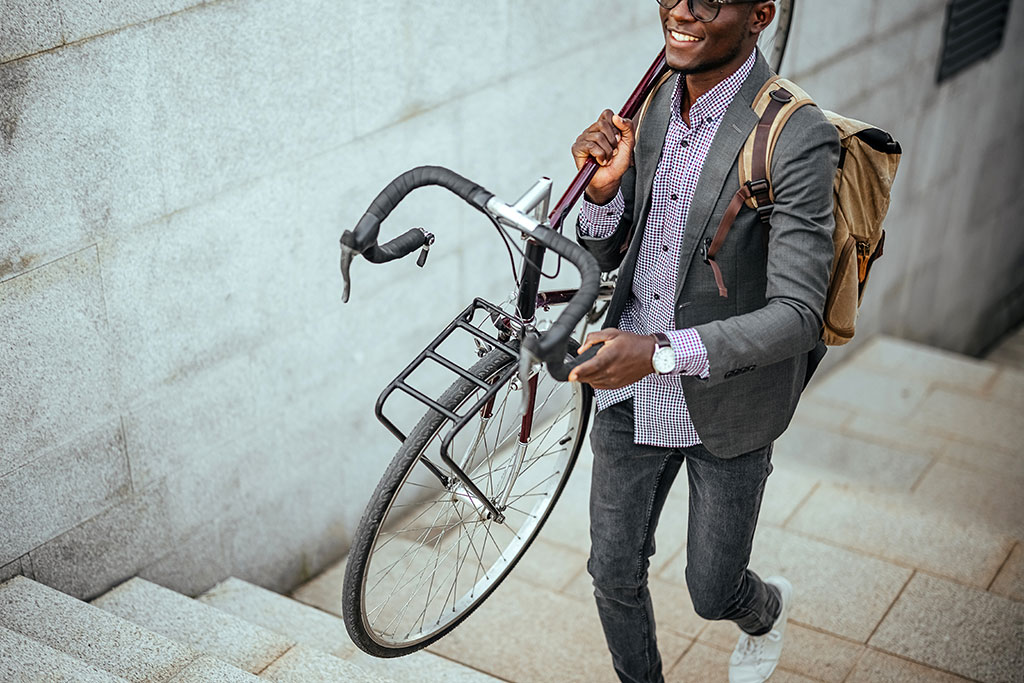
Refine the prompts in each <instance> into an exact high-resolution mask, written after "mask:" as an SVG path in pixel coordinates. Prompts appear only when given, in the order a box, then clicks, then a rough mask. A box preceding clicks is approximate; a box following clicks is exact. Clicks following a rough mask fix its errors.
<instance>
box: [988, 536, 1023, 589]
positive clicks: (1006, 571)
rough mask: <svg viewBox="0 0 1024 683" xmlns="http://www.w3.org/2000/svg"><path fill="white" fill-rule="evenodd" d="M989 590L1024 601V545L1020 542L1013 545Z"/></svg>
mask: <svg viewBox="0 0 1024 683" xmlns="http://www.w3.org/2000/svg"><path fill="white" fill-rule="evenodd" d="M989 590H990V591H992V592H993V593H995V594H996V595H1002V596H1003V597H1005V598H1011V599H1013V600H1020V601H1024V546H1022V545H1021V544H1020V543H1018V544H1017V545H1015V546H1014V547H1013V551H1011V553H1010V557H1009V558H1008V559H1007V560H1006V564H1004V565H1003V568H1002V569H1000V570H999V574H998V575H997V576H996V580H995V581H993V582H992V585H991V586H990V587H989Z"/></svg>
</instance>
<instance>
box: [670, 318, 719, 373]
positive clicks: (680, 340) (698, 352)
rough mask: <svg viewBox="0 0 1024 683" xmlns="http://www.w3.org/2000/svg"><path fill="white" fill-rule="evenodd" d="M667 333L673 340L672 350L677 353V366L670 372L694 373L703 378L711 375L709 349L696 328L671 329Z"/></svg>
mask: <svg viewBox="0 0 1024 683" xmlns="http://www.w3.org/2000/svg"><path fill="white" fill-rule="evenodd" d="M665 335H666V336H667V337H668V338H669V341H671V342H672V350H673V351H675V354H676V367H675V369H674V370H673V371H672V372H670V373H669V374H671V375H693V376H696V377H700V378H701V379H707V378H708V377H710V376H711V363H710V362H709V361H708V350H707V348H706V347H705V346H704V342H703V341H702V340H701V338H700V335H699V334H697V331H696V330H695V329H693V328H692V327H690V328H687V329H685V330H669V331H668V332H666V333H665Z"/></svg>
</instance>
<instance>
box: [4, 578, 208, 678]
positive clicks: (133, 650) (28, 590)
mask: <svg viewBox="0 0 1024 683" xmlns="http://www.w3.org/2000/svg"><path fill="white" fill-rule="evenodd" d="M0 625H2V626H3V627H5V628H7V629H10V630H12V631H15V632H17V633H20V634H22V635H23V636H27V637H29V638H32V639H34V640H37V641H39V642H40V643H43V644H44V645H47V646H49V647H51V648H53V649H54V650H57V651H59V652H62V653H64V654H65V655H68V656H70V657H73V658H75V659H79V660H81V661H83V662H85V663H86V664H89V665H91V666H93V667H95V668H97V669H101V670H103V671H106V672H108V673H111V674H114V675H115V676H120V677H122V678H124V679H127V680H129V681H138V682H139V683H143V682H145V683H163V682H164V681H169V680H171V679H173V678H174V676H176V675H177V674H178V673H180V672H181V671H182V670H183V669H184V668H185V667H187V666H188V665H189V664H190V663H192V662H193V661H195V660H196V659H197V658H199V657H200V656H201V653H200V652H197V651H196V650H193V649H192V648H190V647H188V646H185V645H182V644H180V643H177V642H175V641H173V640H170V639H168V638H165V637H164V636H162V635H159V634H157V633H153V632H152V631H149V630H147V629H145V628H143V627H141V626H139V625H138V624H134V623H132V622H130V621H127V620H125V619H122V618H121V617H119V616H117V615H114V614H111V613H109V612H106V611H104V610H101V609H99V608H97V607H94V606H92V605H89V604H87V603H84V602H82V601H81V600H78V599H76V598H73V597H71V596H70V595H65V594H64V593H61V592H60V591H57V590H54V589H52V588H49V587H48V586H44V585H42V584H40V583H36V582H35V581H32V580H31V579H26V578H24V577H22V576H16V577H14V578H13V579H11V580H10V581H8V582H6V583H4V584H2V585H0Z"/></svg>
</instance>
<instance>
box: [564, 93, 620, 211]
mask: <svg viewBox="0 0 1024 683" xmlns="http://www.w3.org/2000/svg"><path fill="white" fill-rule="evenodd" d="M634 140H635V136H634V131H633V123H632V121H630V120H629V119H624V118H621V117H620V116H619V115H618V114H615V113H613V112H612V110H610V109H605V110H604V111H603V112H601V116H599V117H598V119H597V121H595V122H594V124H593V125H592V126H590V127H589V128H587V129H586V130H585V131H583V132H582V133H581V134H580V136H579V137H578V138H576V142H575V143H573V146H572V156H573V158H574V159H575V160H576V168H577V169H580V168H582V167H583V164H585V163H586V162H587V159H589V158H591V157H593V158H594V160H595V161H597V164H598V166H599V167H600V168H598V170H597V173H595V174H594V178H593V180H591V181H590V185H588V186H587V199H588V200H589V201H590V202H592V203H594V204H607V203H608V202H610V201H611V200H612V199H614V198H615V195H616V193H618V191H619V182H620V180H621V179H622V176H623V174H625V173H626V171H627V170H628V169H629V166H630V163H631V162H632V158H633V144H634Z"/></svg>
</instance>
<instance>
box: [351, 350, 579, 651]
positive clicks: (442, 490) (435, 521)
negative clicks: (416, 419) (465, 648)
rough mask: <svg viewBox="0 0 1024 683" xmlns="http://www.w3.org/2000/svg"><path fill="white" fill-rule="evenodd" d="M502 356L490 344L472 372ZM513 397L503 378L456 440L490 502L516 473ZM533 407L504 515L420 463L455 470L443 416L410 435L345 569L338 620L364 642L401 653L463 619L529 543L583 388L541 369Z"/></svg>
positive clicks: (565, 454)
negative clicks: (446, 459)
mask: <svg viewBox="0 0 1024 683" xmlns="http://www.w3.org/2000/svg"><path fill="white" fill-rule="evenodd" d="M509 362H510V361H509V360H508V359H507V357H503V356H499V355H498V354H496V353H493V352H492V354H490V355H489V356H488V357H486V358H484V359H483V360H482V361H480V362H479V363H477V365H476V366H474V368H473V372H474V373H475V374H477V376H479V377H481V378H483V379H486V380H488V381H493V379H494V378H495V377H497V376H498V375H499V374H500V372H501V370H503V369H504V368H506V367H507V366H508V364H509ZM479 391H480V389H478V388H477V387H476V385H473V384H471V383H469V382H466V381H462V380H460V381H458V382H456V383H455V384H454V385H452V387H451V388H450V389H449V390H448V391H447V392H445V394H444V396H442V398H441V400H440V402H441V403H442V405H445V406H446V407H448V408H450V409H451V408H454V407H455V406H458V407H459V408H460V409H464V407H465V406H466V405H468V404H470V403H471V402H473V401H475V400H476V397H478V396H479ZM521 396H522V388H521V387H518V382H517V381H516V380H512V381H510V382H508V383H506V385H505V386H504V387H503V388H502V389H501V390H500V391H499V392H498V395H497V397H496V399H495V402H494V407H493V411H492V412H493V415H492V417H490V418H489V419H486V420H485V419H483V418H482V417H481V416H480V415H477V416H476V417H475V418H474V420H473V421H472V422H470V423H469V425H467V426H466V428H465V429H463V431H462V432H461V433H460V434H459V435H458V436H457V437H456V438H455V440H454V441H453V444H452V455H453V457H454V458H455V460H456V462H458V463H460V464H462V463H463V462H466V464H465V465H464V470H465V471H466V472H467V473H468V474H469V475H470V476H471V477H472V479H473V481H474V482H475V483H476V484H477V486H479V487H480V489H481V490H482V491H483V492H484V493H485V494H486V495H487V496H488V498H491V499H495V498H496V496H497V494H498V493H499V492H500V491H501V490H502V483H503V482H504V481H505V479H504V477H506V476H508V475H509V474H510V473H511V472H514V471H516V469H517V468H516V463H517V456H518V454H519V452H520V451H518V450H517V448H518V447H517V444H518V443H519V429H520V417H519V414H518V409H519V405H520V399H521ZM536 406H537V407H536V410H535V417H534V427H533V431H532V435H533V436H532V438H531V439H530V442H529V445H528V446H527V447H526V448H525V450H523V451H522V456H521V462H520V464H519V466H518V472H519V474H518V476H517V477H516V478H515V480H514V485H513V486H512V488H511V490H510V493H509V496H508V500H507V504H506V506H505V507H504V509H503V513H504V515H505V519H504V520H503V522H502V523H498V522H496V521H494V520H490V519H488V518H487V517H486V511H485V509H484V508H482V506H480V505H479V504H478V503H477V502H476V501H475V500H474V499H473V497H472V495H471V494H469V493H468V491H466V490H465V489H464V488H462V487H459V486H457V485H451V484H449V485H448V486H447V487H446V486H444V485H443V484H442V483H441V482H440V481H439V479H438V478H437V477H435V476H434V475H433V474H431V473H430V472H429V471H428V470H427V468H426V467H425V466H424V465H423V464H422V462H421V461H420V456H421V455H425V456H426V457H428V458H429V459H430V460H431V461H432V462H433V463H434V464H436V465H438V466H439V467H441V469H442V470H443V471H444V473H445V474H446V475H450V474H451V472H450V470H449V468H448V467H446V466H444V465H443V463H442V461H441V458H440V443H441V437H442V436H443V435H444V433H445V431H446V429H443V428H442V427H444V426H445V425H446V424H447V423H445V422H444V421H443V420H442V419H441V418H440V417H439V416H438V415H437V414H436V413H433V412H431V413H428V414H427V415H426V416H425V417H424V418H423V419H422V420H421V421H420V424H419V425H417V427H416V429H415V430H414V431H413V432H412V434H410V436H409V438H408V439H407V440H406V442H405V443H404V444H403V446H402V448H401V449H400V450H399V452H398V454H397V455H396V457H395V461H394V462H393V463H392V467H391V468H389V471H388V473H387V474H386V475H385V477H384V479H382V480H381V483H380V485H378V490H377V493H376V494H375V500H376V502H377V503H378V506H377V509H378V510H379V511H378V512H374V511H373V509H374V503H373V502H371V506H370V508H368V510H367V514H366V515H364V518H363V521H362V522H361V523H360V529H359V531H357V538H356V541H355V542H354V543H353V553H352V556H350V559H349V566H348V568H347V571H346V577H345V596H346V604H345V605H344V608H345V620H346V625H347V626H348V628H349V632H350V635H352V637H353V640H354V641H355V642H356V643H357V644H358V645H360V647H362V648H363V649H364V650H366V651H368V652H370V653H371V654H376V655H378V656H398V655H402V654H408V653H410V652H414V651H416V650H418V649H421V648H423V647H426V646H427V645H429V644H430V643H431V642H433V641H434V640H436V639H437V638H439V637H441V636H442V635H444V634H445V633H447V632H448V631H450V630H451V629H452V628H454V627H455V626H456V625H458V623H459V622H460V621H461V620H462V619H463V618H465V617H466V616H468V614H469V613H470V612H471V611H472V610H473V609H475V608H476V607H477V606H478V605H479V604H480V603H481V602H482V601H483V600H484V599H485V598H486V597H487V596H488V595H489V594H490V592H491V591H492V590H494V588H495V587H496V586H497V585H498V584H499V583H500V582H501V580H502V579H504V577H505V576H506V575H507V574H508V572H509V571H510V570H511V569H512V567H513V566H514V565H515V563H516V562H517V561H518V560H519V558H520V557H521V556H522V554H523V553H524V552H525V551H526V549H527V547H528V546H529V544H530V542H531V541H532V540H533V538H534V537H535V536H536V535H537V533H538V532H539V531H540V528H541V526H542V524H543V523H544V521H545V520H546V518H547V516H548V513H549V512H550V510H551V508H552V506H553V505H554V503H555V501H556V500H557V498H558V496H559V495H560V494H561V491H562V489H563V487H564V485H565V481H566V479H567V478H568V476H569V473H570V472H571V470H572V466H573V464H574V463H575V460H576V456H577V455H578V453H579V449H580V446H581V443H582V438H583V435H584V433H585V431H586V421H587V418H588V413H589V408H590V396H589V394H588V393H587V390H586V389H585V388H584V387H583V386H582V385H579V384H569V383H559V382H555V381H554V380H552V379H551V378H550V376H548V375H547V373H546V371H543V370H542V371H541V372H540V373H539V374H538V375H537V399H536ZM383 501H386V505H384V506H382V505H381V503H382V502H383ZM360 537H362V541H361V542H360ZM360 544H362V546H363V547H362V548H357V546H358V545H360Z"/></svg>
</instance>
